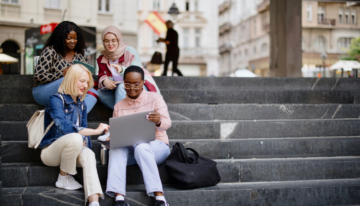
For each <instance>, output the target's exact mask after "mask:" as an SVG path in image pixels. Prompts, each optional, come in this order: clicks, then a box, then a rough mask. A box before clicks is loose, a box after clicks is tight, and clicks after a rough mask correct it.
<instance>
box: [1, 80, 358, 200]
mask: <svg viewBox="0 0 360 206" xmlns="http://www.w3.org/2000/svg"><path fill="white" fill-rule="evenodd" d="M155 80H156V82H157V84H158V86H159V88H160V89H161V92H162V94H163V96H164V99H165V101H166V102H167V103H168V107H169V111H170V115H171V118H172V120H173V124H172V127H171V128H170V129H169V130H168V135H169V138H170V143H171V145H172V144H174V143H176V142H182V143H183V144H184V145H185V146H186V147H191V148H194V149H196V150H197V151H198V152H199V153H200V154H201V155H203V156H205V157H209V158H212V159H214V160H215V161H216V162H217V163H218V170H219V172H220V175H221V178H222V180H221V183H220V184H218V185H217V186H214V187H208V188H202V189H196V190H177V189H174V188H172V187H171V179H170V178H169V176H168V174H167V173H166V170H165V168H164V166H159V171H160V175H161V179H162V181H163V184H164V189H165V195H166V198H167V200H168V202H169V203H170V205H171V206H190V205H191V206H200V205H201V206H203V205H206V206H212V205H214V206H215V205H216V206H218V205H234V206H237V205H360V79H333V78H324V79H323V78H320V79H316V78H254V79H243V78H205V77H192V78H191V77H182V78H180V77H157V78H155ZM0 82H1V84H0V134H1V140H2V146H1V162H2V169H1V180H2V205H3V206H5V205H84V201H83V199H84V197H83V191H81V190H79V191H66V190H62V189H56V188H55V187H54V185H55V181H56V178H57V175H58V172H59V169H58V168H52V167H47V166H44V165H43V164H42V163H41V160H40V150H33V149H29V148H28V147H27V132H26V127H25V125H26V122H27V121H28V120H29V119H30V117H31V115H32V114H33V113H34V112H35V111H36V110H38V109H42V108H43V107H42V106H39V105H37V104H36V103H35V102H34V100H33V98H32V95H31V89H32V85H33V81H32V76H4V75H0ZM111 115H112V111H111V110H109V109H106V108H105V107H103V106H102V105H101V104H97V105H96V106H95V108H94V109H93V110H92V111H91V113H90V114H89V117H88V122H89V127H92V128H95V127H96V126H97V125H98V123H99V122H107V121H108V118H109V117H110V116H111ZM96 138H97V137H96V136H94V137H92V139H93V145H94V146H93V150H94V152H95V154H96V158H97V159H99V152H100V145H99V143H97V141H96ZM98 173H99V176H100V181H101V183H102V185H104V189H105V184H106V176H107V166H103V165H100V164H99V165H98ZM76 178H77V180H79V181H80V182H82V171H81V169H80V168H79V170H78V175H77V176H76ZM127 185H128V186H127V191H128V193H127V200H128V201H129V203H130V204H131V206H134V205H138V206H144V205H151V204H152V203H153V202H152V201H153V200H152V198H148V197H147V195H146V194H145V192H144V191H145V188H144V185H143V179H142V176H141V171H140V169H139V168H138V167H137V166H130V167H128V171H127ZM100 203H101V204H102V205H113V203H114V199H113V198H109V197H108V196H106V198H105V200H101V202H100Z"/></svg>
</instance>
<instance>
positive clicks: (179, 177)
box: [164, 142, 221, 189]
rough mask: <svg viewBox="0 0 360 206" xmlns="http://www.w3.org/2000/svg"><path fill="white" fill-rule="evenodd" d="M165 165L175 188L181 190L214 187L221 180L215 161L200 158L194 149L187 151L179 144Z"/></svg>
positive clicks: (174, 147) (175, 146)
mask: <svg viewBox="0 0 360 206" xmlns="http://www.w3.org/2000/svg"><path fill="white" fill-rule="evenodd" d="M187 150H189V151H192V152H193V154H191V153H189V152H188V151H187ZM164 164H165V167H166V170H167V172H168V174H169V176H170V177H171V178H172V182H173V183H174V186H175V187H176V188H179V189H195V188H201V187H209V186H214V185H216V184H217V183H219V182H220V180H221V178H220V175H219V172H218V170H217V168H216V162H215V161H213V160H211V159H208V158H205V157H202V156H200V155H199V154H198V153H197V152H196V151H195V150H194V149H191V148H186V149H185V147H184V145H182V144H181V143H179V142H177V143H176V144H175V145H174V146H173V148H172V151H171V153H170V155H169V156H168V157H167V158H166V160H165V162H164Z"/></svg>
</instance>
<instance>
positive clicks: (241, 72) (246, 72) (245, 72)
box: [230, 69, 257, 77]
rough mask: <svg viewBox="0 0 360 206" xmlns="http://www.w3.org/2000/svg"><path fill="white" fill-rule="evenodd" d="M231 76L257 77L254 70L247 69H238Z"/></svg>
mask: <svg viewBox="0 0 360 206" xmlns="http://www.w3.org/2000/svg"><path fill="white" fill-rule="evenodd" d="M230 76H231V77H257V75H256V74H254V73H253V72H252V71H250V70H247V69H238V70H236V71H235V72H234V74H231V75H230Z"/></svg>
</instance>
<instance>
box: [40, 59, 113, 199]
mask: <svg viewBox="0 0 360 206" xmlns="http://www.w3.org/2000/svg"><path fill="white" fill-rule="evenodd" d="M93 85H94V82H93V79H92V76H91V73H90V71H89V70H88V69H87V68H86V67H84V66H82V65H80V64H75V65H73V66H71V67H70V68H69V69H68V71H67V74H66V76H65V78H64V80H63V81H62V83H61V85H60V87H59V90H58V92H59V93H56V94H54V95H52V96H51V97H50V100H49V103H48V105H47V106H46V109H45V120H44V122H45V128H47V127H48V125H50V124H51V122H52V121H54V124H53V125H52V126H51V128H50V130H49V131H48V132H47V133H46V135H45V136H44V138H43V139H42V141H41V143H40V148H41V149H42V151H41V161H42V162H43V163H44V164H45V165H47V166H51V167H58V166H60V174H59V177H58V179H57V181H56V184H55V186H56V187H58V188H63V189H66V190H77V189H80V188H82V186H81V185H80V184H79V183H78V182H77V181H76V180H75V179H74V178H73V177H72V176H71V175H75V174H76V167H77V166H78V167H80V166H81V167H82V168H83V176H84V192H85V202H87V200H88V199H89V202H90V205H89V206H98V205H99V196H100V197H102V198H103V197H104V194H103V192H102V189H101V185H100V181H99V177H98V173H97V169H96V159H95V154H94V152H93V151H92V150H91V149H90V148H91V139H90V137H89V135H99V134H101V133H102V132H103V131H107V130H108V129H109V126H108V125H106V124H100V125H99V127H98V128H97V129H88V128H87V113H86V108H87V105H86V102H85V101H84V99H85V94H86V92H87V91H88V90H89V89H90V88H92V87H93Z"/></svg>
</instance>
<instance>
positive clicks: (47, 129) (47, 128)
mask: <svg viewBox="0 0 360 206" xmlns="http://www.w3.org/2000/svg"><path fill="white" fill-rule="evenodd" d="M59 96H60V98H61V100H62V102H63V109H64V106H65V103H64V98H63V96H62V95H61V94H60V93H59ZM53 125H54V121H52V122H51V123H50V124H49V125H48V126H47V127H46V130H45V132H44V136H43V138H44V137H45V135H46V133H48V131H49V130H50V128H51V127H52V126H53Z"/></svg>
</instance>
